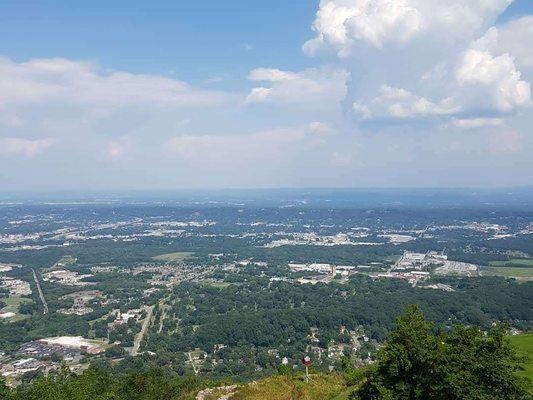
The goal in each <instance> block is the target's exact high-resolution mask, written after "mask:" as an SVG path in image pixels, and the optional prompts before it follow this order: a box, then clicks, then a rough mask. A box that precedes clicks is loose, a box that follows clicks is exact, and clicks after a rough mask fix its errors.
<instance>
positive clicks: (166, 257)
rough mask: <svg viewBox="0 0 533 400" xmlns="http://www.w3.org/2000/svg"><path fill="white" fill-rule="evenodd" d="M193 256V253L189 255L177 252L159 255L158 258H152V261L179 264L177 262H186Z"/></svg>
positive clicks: (184, 252)
mask: <svg viewBox="0 0 533 400" xmlns="http://www.w3.org/2000/svg"><path fill="white" fill-rule="evenodd" d="M193 254H194V253H189V252H186V251H179V252H176V253H167V254H161V255H160V256H155V257H152V260H156V261H171V262H179V261H184V260H186V259H187V258H189V257H191V256H192V255H193Z"/></svg>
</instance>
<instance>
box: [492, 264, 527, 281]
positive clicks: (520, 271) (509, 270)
mask: <svg viewBox="0 0 533 400" xmlns="http://www.w3.org/2000/svg"><path fill="white" fill-rule="evenodd" d="M482 272H483V274H484V275H496V276H505V277H509V278H518V279H522V280H533V268H520V267H518V268H513V267H485V268H483V270H482Z"/></svg>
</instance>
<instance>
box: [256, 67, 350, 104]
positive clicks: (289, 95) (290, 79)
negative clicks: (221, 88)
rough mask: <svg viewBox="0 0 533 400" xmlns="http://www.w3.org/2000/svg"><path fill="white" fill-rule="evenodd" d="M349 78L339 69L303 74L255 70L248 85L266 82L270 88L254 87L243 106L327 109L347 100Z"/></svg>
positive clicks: (312, 70)
mask: <svg viewBox="0 0 533 400" xmlns="http://www.w3.org/2000/svg"><path fill="white" fill-rule="evenodd" d="M348 77H349V74H348V73H347V72H346V71H344V70H342V69H331V68H321V69H315V68H311V69H307V70H304V71H302V72H291V71H281V70H279V69H271V68H258V69H255V70H253V71H251V72H250V74H249V76H248V78H249V79H250V80H251V81H261V82H267V83H268V84H269V86H270V87H264V86H261V87H255V88H253V89H252V90H251V91H250V93H249V94H248V96H247V98H246V103H248V104H250V103H278V104H305V105H310V104H313V105H316V106H318V107H320V108H330V107H332V106H335V105H337V104H338V103H340V102H341V101H342V100H343V99H344V97H345V96H346V81H347V79H348Z"/></svg>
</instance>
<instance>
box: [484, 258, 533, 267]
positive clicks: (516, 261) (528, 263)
mask: <svg viewBox="0 0 533 400" xmlns="http://www.w3.org/2000/svg"><path fill="white" fill-rule="evenodd" d="M489 265H490V266H491V267H505V266H510V267H512V266H513V265H523V266H524V267H533V258H513V259H512V260H509V261H491V262H489Z"/></svg>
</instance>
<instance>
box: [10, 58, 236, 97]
mask: <svg viewBox="0 0 533 400" xmlns="http://www.w3.org/2000/svg"><path fill="white" fill-rule="evenodd" d="M232 98H233V96H231V95H229V94H227V93H223V92H216V91H206V90H200V89H196V88H193V87H191V86H190V85H188V84H186V83H184V82H181V81H177V80H175V79H171V78H167V77H163V76H157V75H145V74H132V73H128V72H112V73H104V72H102V71H101V70H99V69H98V67H97V66H96V65H95V64H92V63H87V62H79V61H71V60H66V59H35V60H30V61H28V62H23V63H16V62H13V61H11V60H9V59H5V58H0V106H6V105H10V104H28V103H61V102H63V103H67V104H69V105H72V104H76V105H85V106H86V105H93V106H97V107H109V106H111V107H120V106H127V105H134V104H151V105H158V106H169V107H208V106H215V105H220V104H222V103H225V102H228V101H230V100H231V99H232Z"/></svg>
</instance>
